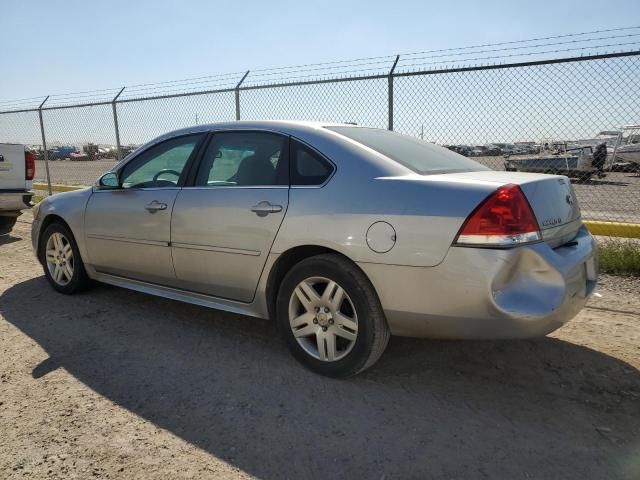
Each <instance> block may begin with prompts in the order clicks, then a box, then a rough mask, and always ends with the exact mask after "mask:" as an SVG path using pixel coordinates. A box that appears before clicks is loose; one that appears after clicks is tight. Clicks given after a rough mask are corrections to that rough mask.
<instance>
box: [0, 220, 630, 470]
mask: <svg viewBox="0 0 640 480" xmlns="http://www.w3.org/2000/svg"><path fill="white" fill-rule="evenodd" d="M28 228H29V225H28V223H25V222H20V223H19V224H18V226H17V228H16V230H15V232H14V234H13V235H12V236H11V237H5V238H4V239H2V240H0V366H1V371H0V478H29V479H34V478H65V479H67V478H81V479H86V478H122V479H132V478H145V479H147V478H163V479H164V478H172V479H174V478H224V479H226V478H248V477H257V478H264V479H287V478H291V479H300V478H311V479H313V478H373V479H382V478H384V479H393V478H403V479H404V478H438V479H463V478H464V479H470V478H471V479H474V478H500V479H532V478H533V479H538V478H539V479H549V478H576V479H638V478H640V371H639V370H638V369H639V368H640V288H639V287H640V282H639V281H638V280H637V279H620V278H615V277H608V276H603V278H602V282H601V285H600V287H599V289H598V293H599V294H600V295H601V296H600V297H596V298H594V299H593V300H592V301H591V302H590V304H589V306H588V307H587V308H586V309H584V310H583V312H581V313H580V314H579V315H578V317H576V318H575V319H574V320H573V321H572V322H570V323H569V324H567V325H566V326H565V327H563V328H562V329H560V330H558V331H557V332H555V333H554V334H553V335H550V336H549V337H546V338H542V339H538V340H531V341H512V342H507V341H500V342H453V341H448V342H445V341H427V340H415V339H402V338H394V339H392V341H391V344H390V346H389V349H388V351H387V352H386V353H385V355H384V356H383V357H382V359H381V360H380V362H379V363H378V364H376V365H375V366H374V367H373V368H372V369H370V370H368V371H367V372H365V373H364V374H362V375H360V376H358V377H356V378H353V379H349V380H342V381H338V380H331V379H326V378H323V377H319V376H316V375H313V374H311V373H309V372H307V371H305V370H304V369H303V368H301V367H300V366H299V365H298V364H296V363H295V361H293V359H292V358H290V357H289V355H288V353H287V352H286V350H285V347H284V346H283V344H281V343H280V341H279V340H278V337H277V335H276V332H275V331H274V329H273V325H272V323H270V322H268V321H264V320H255V319H250V318H247V317H241V316H237V315H230V314H226V313H220V312H216V311H212V310H207V309H204V308H200V307H196V306H192V305H185V304H181V303H177V302H173V301H170V300H166V299H161V298H156V297H151V296H147V295H143V294H140V293H136V292H130V291H126V290H122V289H118V288H115V287H109V286H97V287H96V288H94V289H93V290H91V291H89V292H87V293H85V294H81V295H75V296H72V297H64V296H61V295H59V294H57V293H55V292H54V291H53V290H52V289H51V288H49V287H48V286H47V284H46V281H45V279H44V277H43V276H42V270H41V268H40V266H39V265H38V264H37V263H36V261H35V259H34V258H33V256H32V254H31V247H30V244H29V235H28Z"/></svg>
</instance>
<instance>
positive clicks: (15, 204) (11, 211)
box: [0, 190, 33, 216]
mask: <svg viewBox="0 0 640 480" xmlns="http://www.w3.org/2000/svg"><path fill="white" fill-rule="evenodd" d="M32 197H33V192H29V191H26V190H15V191H0V215H10V216H18V215H20V213H21V211H22V210H26V209H28V208H31V207H32V206H33V204H32V203H31V198H32Z"/></svg>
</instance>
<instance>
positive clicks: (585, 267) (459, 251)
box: [359, 227, 598, 339]
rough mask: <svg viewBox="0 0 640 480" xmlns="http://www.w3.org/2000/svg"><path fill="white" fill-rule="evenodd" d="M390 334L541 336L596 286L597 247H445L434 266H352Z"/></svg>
mask: <svg viewBox="0 0 640 480" xmlns="http://www.w3.org/2000/svg"><path fill="white" fill-rule="evenodd" d="M359 265H360V267H361V268H362V269H363V270H364V272H365V273H366V274H367V275H368V277H369V278H370V280H371V281H372V283H373V285H374V287H375V288H376V291H377V292H378V295H379V297H380V301H381V303H382V307H383V309H384V311H385V313H386V316H387V322H388V323H389V327H390V329H391V332H392V333H393V334H394V335H400V336H410V337H431V338H456V339H499V338H529V337H537V336H543V335H546V334H547V333H550V332H552V331H554V330H556V329H557V328H559V327H561V326H562V325H563V324H565V323H566V322H567V321H569V320H570V319H571V318H573V317H574V316H575V315H576V314H577V313H578V312H579V311H580V310H581V309H582V308H583V307H584V305H585V303H586V302H587V300H588V298H589V295H590V294H591V293H592V292H593V290H594V289H595V286H596V282H597V274H598V258H597V245H596V243H595V240H594V239H593V237H592V236H591V235H590V234H589V232H588V231H587V229H586V228H585V227H582V228H581V229H580V231H579V233H578V236H577V237H576V238H575V239H574V241H573V242H572V243H571V244H569V245H567V246H563V247H559V248H556V249H552V248H551V247H550V246H549V245H547V244H546V243H544V242H541V243H535V244H531V245H527V246H521V247H518V248H515V249H509V250H496V249H482V248H462V247H452V248H450V249H449V252H448V253H447V256H446V257H445V259H444V260H443V261H442V263H440V264H439V265H437V266H435V267H407V266H397V265H381V264H372V263H360V264H359Z"/></svg>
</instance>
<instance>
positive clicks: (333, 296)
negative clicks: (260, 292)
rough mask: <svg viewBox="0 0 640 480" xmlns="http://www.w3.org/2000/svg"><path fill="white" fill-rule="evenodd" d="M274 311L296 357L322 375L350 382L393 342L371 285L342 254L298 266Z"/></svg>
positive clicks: (280, 293) (288, 276)
mask: <svg viewBox="0 0 640 480" xmlns="http://www.w3.org/2000/svg"><path fill="white" fill-rule="evenodd" d="M276 312H277V314H276V315H277V321H278V326H279V329H280V331H281V333H282V335H283V336H284V338H285V341H286V342H287V345H288V346H289V349H290V351H291V353H292V354H293V356H294V357H296V358H297V359H298V360H299V361H300V362H301V363H302V364H303V365H304V366H306V367H307V368H309V369H311V370H313V371H314V372H316V373H319V374H322V375H327V376H331V377H348V376H351V375H355V374H357V373H359V372H361V371H363V370H365V369H366V368H368V367H370V366H371V365H373V364H374V363H375V362H376V360H378V358H380V356H381V355H382V353H383V352H384V350H385V348H386V346H387V343H388V341H389V336H390V333H389V328H388V326H387V322H386V320H385V317H384V312H383V311H382V307H381V306H380V302H379V300H378V297H377V295H376V293H375V291H374V289H373V286H372V285H371V283H370V282H369V280H368V279H367V278H366V276H365V275H364V274H363V273H362V271H360V269H358V267H356V266H355V265H354V264H353V263H351V262H349V261H348V260H346V259H344V258H342V257H340V256H338V255H318V256H316V257H311V258H309V259H306V260H303V261H302V262H300V263H298V264H297V265H295V266H294V267H293V268H292V269H291V271H290V272H289V273H288V274H287V275H286V277H285V278H284V280H283V282H282V285H281V286H280V291H279V293H278V299H277V305H276Z"/></svg>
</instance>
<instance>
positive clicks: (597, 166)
mask: <svg viewBox="0 0 640 480" xmlns="http://www.w3.org/2000/svg"><path fill="white" fill-rule="evenodd" d="M515 151H516V152H518V153H514V154H513V155H514V156H511V154H508V155H505V162H504V167H505V170H506V171H508V172H529V173H546V174H551V175H566V176H567V177H573V178H578V179H580V180H582V181H586V180H589V179H590V178H591V177H592V176H593V175H597V176H599V177H604V176H606V173H604V165H605V162H606V158H607V153H606V149H605V151H604V158H603V156H602V155H603V153H602V152H601V151H598V154H597V155H594V148H593V147H592V146H591V145H569V144H567V142H557V141H545V142H543V144H542V148H541V149H540V151H539V154H536V155H527V154H526V153H523V151H524V150H523V149H522V148H518V149H516V150H515ZM518 155H521V156H518Z"/></svg>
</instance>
